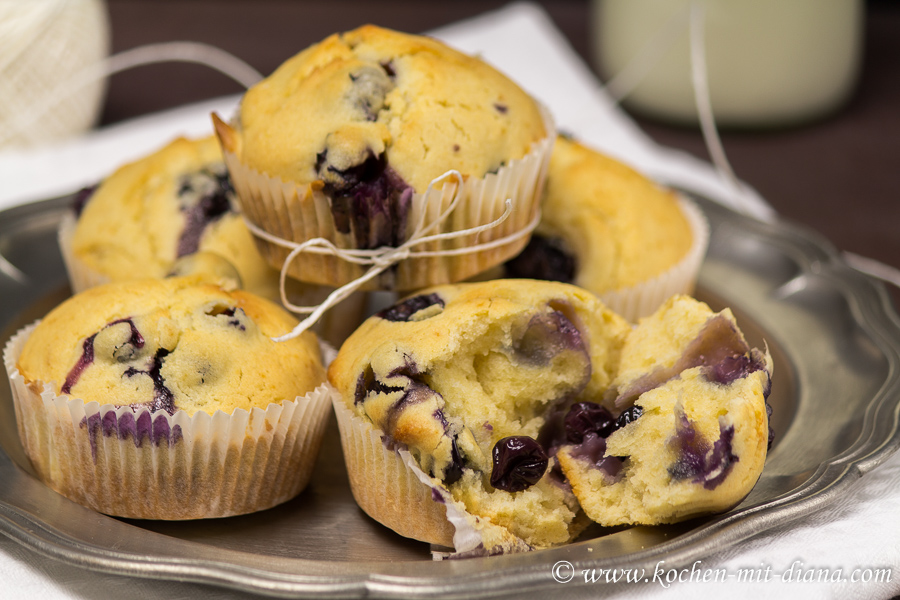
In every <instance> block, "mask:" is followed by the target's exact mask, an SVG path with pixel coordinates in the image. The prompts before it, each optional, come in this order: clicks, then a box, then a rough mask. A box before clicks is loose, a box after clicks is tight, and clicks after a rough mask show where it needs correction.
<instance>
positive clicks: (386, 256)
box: [245, 170, 541, 342]
mask: <svg viewBox="0 0 900 600" xmlns="http://www.w3.org/2000/svg"><path fill="white" fill-rule="evenodd" d="M450 179H453V180H455V185H456V188H455V189H454V191H453V198H452V200H451V201H450V203H449V204H448V205H447V208H445V209H444V210H443V211H442V212H441V213H440V214H438V216H437V217H436V218H435V219H433V220H432V221H430V222H427V221H426V215H427V214H428V213H429V211H428V210H427V208H428V206H427V205H428V203H430V202H434V201H436V200H437V201H440V196H439V195H438V194H432V193H430V192H431V190H432V188H433V187H434V186H436V185H438V184H440V183H442V182H444V181H446V180H450ZM462 190H463V176H462V173H460V172H459V171H456V170H450V171H447V172H446V173H444V174H443V175H440V176H439V177H436V178H434V179H433V180H432V181H431V183H429V184H428V189H427V190H426V191H425V194H424V195H423V196H424V198H425V206H423V207H422V210H421V211H420V213H419V218H418V220H417V222H416V224H415V226H414V227H413V230H412V233H411V234H410V235H409V237H408V238H407V240H406V241H405V242H404V243H403V244H401V245H399V246H396V247H390V246H383V247H381V248H376V249H373V250H359V249H352V248H351V249H348V248H338V247H337V246H336V245H335V244H334V243H333V242H331V241H330V240H327V239H325V238H312V239H309V240H306V241H305V242H293V241H290V240H286V239H284V238H281V237H278V236H276V235H273V234H271V233H269V232H268V231H265V230H264V229H262V228H260V227H259V226H257V225H256V224H255V223H252V222H250V221H248V220H247V219H246V218H245V221H246V223H247V228H248V229H250V231H251V232H252V233H253V234H254V235H256V236H257V237H259V238H262V239H264V240H266V241H268V242H270V243H272V244H275V245H278V246H281V247H282V248H289V249H290V250H291V251H290V253H289V254H288V255H287V257H286V258H285V260H284V264H282V266H281V275H280V279H279V292H280V294H281V302H282V304H284V306H285V308H287V309H288V310H290V311H291V312H294V313H297V314H308V315H309V316H308V317H306V318H305V319H303V320H302V321H301V322H300V323H299V324H298V325H297V326H296V327H295V328H294V329H293V330H292V331H290V332H289V333H286V334H284V335H282V336H278V337H274V338H272V339H273V340H275V341H276V342H283V341H286V340H290V339H293V338H295V337H297V336H299V335H300V334H302V333H303V332H304V331H306V330H307V329H309V328H310V327H312V326H313V325H314V324H315V323H316V322H317V321H318V320H319V319H320V318H321V317H322V315H323V314H325V312H326V311H328V310H329V309H330V308H332V307H333V306H335V305H336V304H338V303H339V302H341V301H342V300H344V299H345V298H347V297H348V296H349V295H350V294H352V293H353V292H355V291H357V290H359V289H360V288H361V287H362V286H363V285H365V284H366V283H368V282H369V281H371V280H372V279H374V278H375V277H377V276H378V275H380V274H381V273H383V272H384V271H386V270H387V269H389V268H391V267H393V266H394V265H396V264H398V263H400V262H402V261H404V260H407V259H409V258H420V257H435V256H460V255H464V254H473V253H476V252H481V251H484V250H489V249H492V248H497V247H500V246H504V245H507V244H509V243H510V242H514V241H516V240H518V239H521V238H523V237H525V236H528V235H530V234H531V232H532V231H534V228H535V227H537V224H538V222H540V218H541V214H540V211H536V213H535V216H534V218H533V219H532V220H531V222H530V223H528V225H527V226H525V227H524V228H522V229H520V230H519V231H516V232H514V233H512V234H510V235H507V236H505V237H502V238H498V239H495V240H491V241H489V242H485V243H474V244H471V245H468V246H464V247H461V248H448V249H443V250H416V249H415V248H416V247H418V246H421V245H423V244H428V243H431V242H435V241H443V240H451V239H456V238H461V237H466V236H470V235H474V236H476V241H477V236H478V235H479V234H480V233H482V232H483V231H487V230H489V229H493V228H495V227H497V226H499V225H500V224H501V223H503V222H504V221H506V219H507V218H508V217H509V215H510V214H511V213H512V200H510V199H508V198H507V199H506V201H505V207H504V211H503V214H501V215H500V216H499V217H498V218H497V219H495V220H493V221H491V222H490V223H485V224H483V225H478V226H475V227H470V228H468V229H461V230H458V231H449V232H446V233H433V232H434V231H435V230H437V229H439V228H440V226H441V224H443V223H444V222H446V220H447V219H448V218H449V217H450V215H451V214H452V213H453V211H454V210H455V209H456V207H457V206H458V204H459V202H460V199H461V198H462V196H463V193H462ZM304 252H308V253H313V254H332V255H334V256H337V257H338V258H340V259H342V260H345V261H348V262H352V263H355V264H358V265H361V266H367V267H368V269H367V270H366V272H365V273H363V274H362V275H360V276H359V277H358V278H356V279H354V280H353V281H351V282H349V283H347V284H345V285H343V286H341V287H339V288H337V289H336V290H334V291H333V292H331V293H330V294H329V295H328V297H327V298H325V300H324V301H323V302H322V303H321V304H318V305H316V306H298V305H296V304H293V303H292V302H290V300H288V298H287V293H286V288H285V284H286V282H287V274H288V270H289V268H290V265H291V263H292V262H293V261H294V260H295V259H296V258H297V256H299V255H300V254H302V253H304Z"/></svg>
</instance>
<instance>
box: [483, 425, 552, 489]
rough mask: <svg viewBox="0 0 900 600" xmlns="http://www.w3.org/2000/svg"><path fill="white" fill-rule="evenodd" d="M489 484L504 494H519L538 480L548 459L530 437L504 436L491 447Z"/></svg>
mask: <svg viewBox="0 0 900 600" xmlns="http://www.w3.org/2000/svg"><path fill="white" fill-rule="evenodd" d="M492 458H493V469H492V470H491V485H492V486H493V487H495V488H497V489H499V490H504V491H507V492H521V491H522V490H525V489H528V488H529V487H531V486H533V485H534V484H536V483H537V482H538V481H540V479H541V477H543V476H544V473H545V472H546V471H547V465H548V463H549V459H548V458H547V454H546V453H545V452H544V449H543V448H541V445H540V444H538V443H537V441H536V440H535V439H534V438H531V437H528V436H525V435H515V436H509V437H505V438H503V439H501V440H499V441H498V442H497V443H496V444H494V449H493V451H492Z"/></svg>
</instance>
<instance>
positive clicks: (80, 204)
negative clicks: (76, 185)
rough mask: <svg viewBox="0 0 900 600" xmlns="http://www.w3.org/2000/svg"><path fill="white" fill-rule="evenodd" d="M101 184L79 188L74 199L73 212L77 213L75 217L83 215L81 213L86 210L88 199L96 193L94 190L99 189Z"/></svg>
mask: <svg viewBox="0 0 900 600" xmlns="http://www.w3.org/2000/svg"><path fill="white" fill-rule="evenodd" d="M98 187H99V184H95V185H92V186H89V187H86V188H82V189H80V190H78V192H77V193H76V194H75V197H74V198H73V199H72V212H74V213H75V218H76V219H77V218H78V217H80V216H81V213H82V212H84V207H85V206H87V203H88V200H90V199H91V196H93V195H94V192H96V191H97V188H98Z"/></svg>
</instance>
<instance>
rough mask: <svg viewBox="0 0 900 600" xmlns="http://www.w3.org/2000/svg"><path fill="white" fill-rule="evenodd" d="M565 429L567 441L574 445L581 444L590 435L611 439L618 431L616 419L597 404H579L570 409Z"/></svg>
mask: <svg viewBox="0 0 900 600" xmlns="http://www.w3.org/2000/svg"><path fill="white" fill-rule="evenodd" d="M565 427H566V439H567V440H568V441H569V442H570V443H572V444H580V443H581V442H582V440H584V436H586V435H587V434H589V433H595V434H597V435H598V436H600V437H602V438H607V437H609V436H610V434H611V433H612V432H613V431H615V429H616V419H615V418H613V416H612V413H610V412H609V411H608V410H606V409H605V408H603V407H602V406H600V405H599V404H597V403H596V402H578V403H577V404H573V405H572V407H571V408H569V412H568V413H567V414H566V419H565Z"/></svg>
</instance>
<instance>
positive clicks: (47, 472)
mask: <svg viewBox="0 0 900 600" xmlns="http://www.w3.org/2000/svg"><path fill="white" fill-rule="evenodd" d="M34 327H35V325H31V326H28V327H26V328H24V329H22V330H20V331H19V332H18V333H17V334H16V335H15V336H13V338H12V339H11V340H10V341H9V342H8V343H7V345H6V347H5V349H4V352H3V361H4V364H5V365H6V370H7V373H8V375H9V379H10V383H11V386H12V392H13V403H14V407H15V412H16V421H17V425H18V431H19V436H20V438H21V441H22V445H23V447H24V449H25V453H26V455H27V456H28V458H29V459H30V460H31V463H32V466H33V467H34V469H35V471H36V472H37V474H38V476H39V477H40V479H41V480H42V481H44V483H46V484H47V485H48V486H50V487H51V488H53V489H54V490H56V491H57V492H59V493H60V494H62V495H64V496H66V497H67V498H69V499H71V500H73V501H75V502H78V503H79V504H83V505H84V506H87V507H89V508H92V509H94V510H96V511H98V512H102V513H105V514H108V515H113V516H118V517H128V518H137V519H166V520H182V519H201V518H212V517H227V516H232V515H240V514H245V513H249V512H254V511H258V510H263V509H266V508H270V507H272V506H275V505H277V504H280V503H282V502H285V501H287V500H289V499H291V498H293V497H295V496H296V495H297V494H299V493H300V492H301V491H302V490H303V489H304V488H305V487H306V485H307V484H308V483H309V479H310V476H311V474H312V469H313V465H314V464H315V459H316V455H317V453H318V450H319V446H320V444H321V441H322V435H323V434H324V431H325V426H326V424H327V421H328V418H329V415H330V413H331V404H332V402H331V393H332V392H331V388H330V387H328V386H326V385H321V386H319V387H318V388H316V389H315V390H313V391H311V392H309V393H308V394H306V395H304V396H298V397H296V398H295V399H294V400H287V401H284V402H282V403H272V404H270V405H269V406H268V408H267V409H266V410H262V409H260V408H254V409H252V410H251V411H250V412H248V411H246V410H241V409H237V410H235V411H234V413H233V414H230V415H229V414H226V413H223V412H221V411H217V412H216V413H215V414H212V415H210V414H208V413H205V412H202V411H201V412H197V413H195V414H194V415H192V416H189V415H188V414H187V413H186V412H184V411H177V412H176V413H175V414H174V415H169V414H168V413H166V412H165V411H156V412H151V411H150V410H149V409H148V408H146V407H141V408H137V409H132V408H131V407H130V406H115V405H114V404H112V403H110V404H104V405H102V406H101V405H100V404H99V403H97V402H88V403H85V402H83V401H82V400H79V399H77V398H71V397H69V396H64V395H63V396H61V395H58V394H56V392H55V390H54V388H53V386H52V384H43V386H42V388H41V389H36V386H34V385H28V384H26V382H25V380H24V378H23V377H22V375H21V374H20V373H19V372H18V369H17V368H16V360H17V358H18V356H19V354H20V353H21V350H22V348H23V346H24V344H25V341H26V340H27V339H28V336H29V335H30V333H31V331H32V330H33V329H34Z"/></svg>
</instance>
